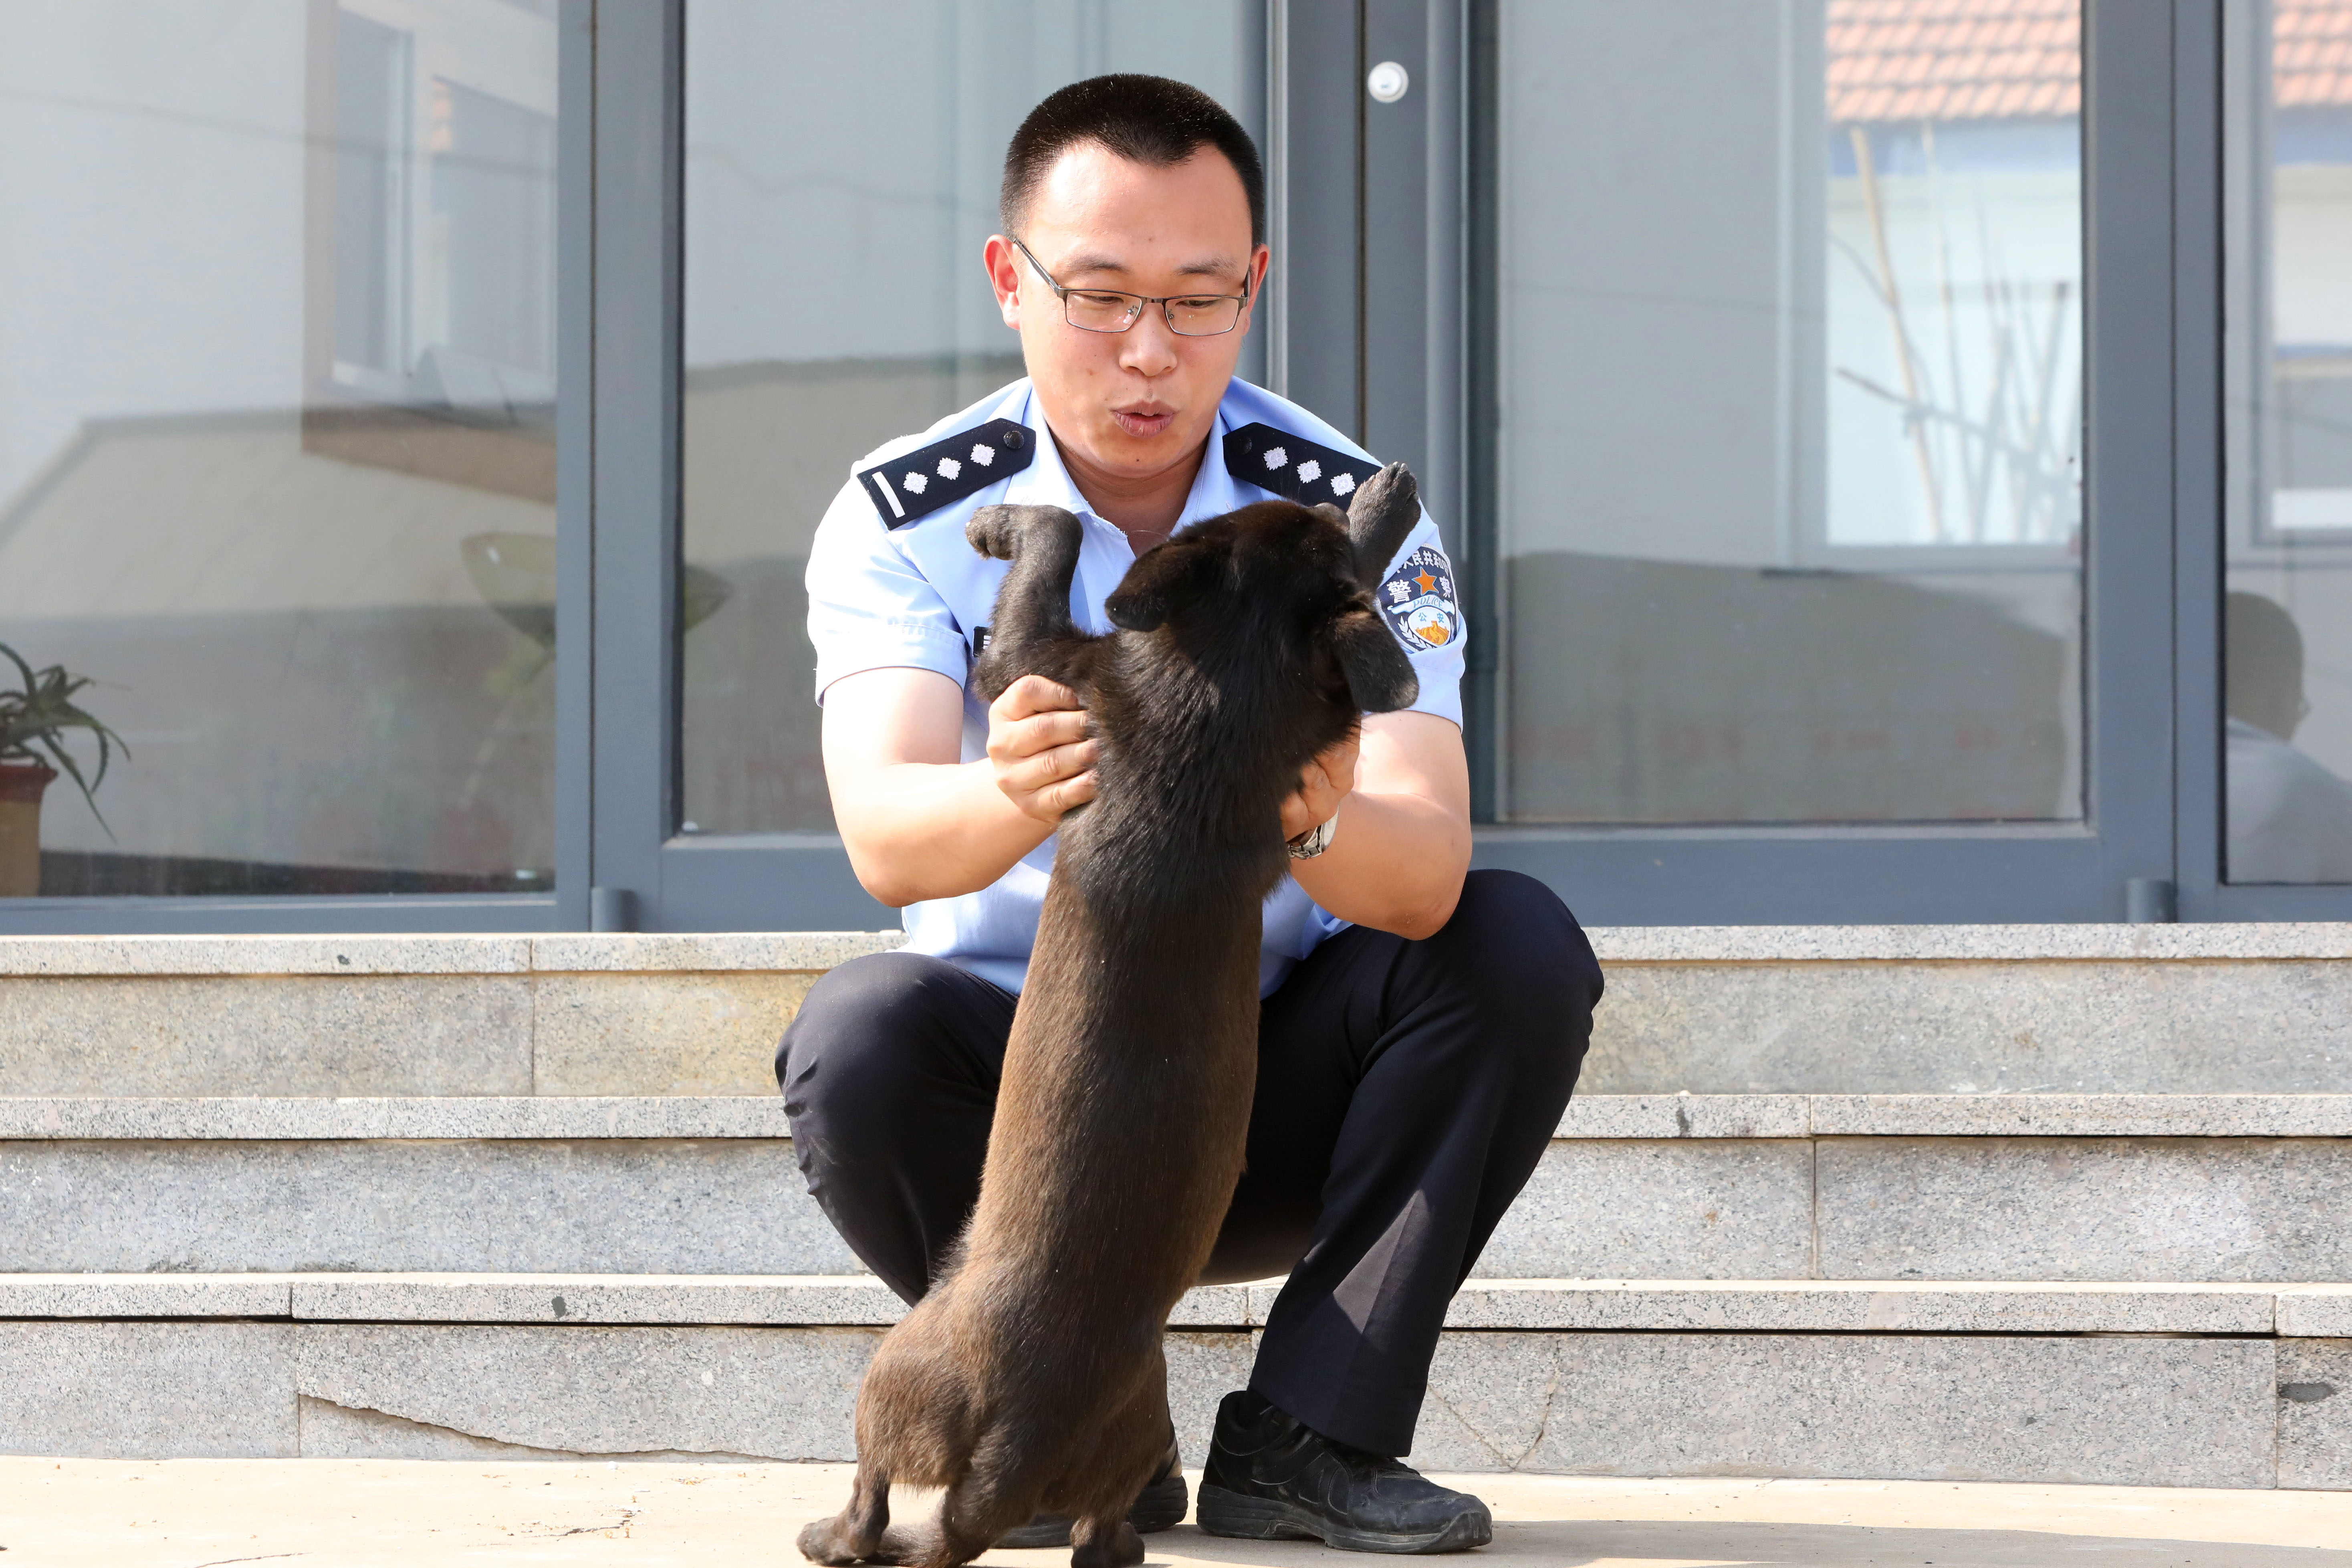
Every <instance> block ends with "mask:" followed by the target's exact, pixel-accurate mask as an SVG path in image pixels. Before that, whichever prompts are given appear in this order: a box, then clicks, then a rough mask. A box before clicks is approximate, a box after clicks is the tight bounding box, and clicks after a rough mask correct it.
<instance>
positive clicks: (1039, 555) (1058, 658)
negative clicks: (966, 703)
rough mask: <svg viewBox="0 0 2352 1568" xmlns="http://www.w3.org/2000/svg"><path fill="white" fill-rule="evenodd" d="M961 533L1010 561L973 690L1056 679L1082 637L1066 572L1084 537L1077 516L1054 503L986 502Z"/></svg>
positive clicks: (998, 692)
mask: <svg viewBox="0 0 2352 1568" xmlns="http://www.w3.org/2000/svg"><path fill="white" fill-rule="evenodd" d="M963 533H964V538H965V539H967V540H969V541H970V542H971V547H972V548H973V549H974V550H977V551H979V552H981V553H982V555H987V556H992V557H994V558H995V559H996V560H999V561H1010V562H1012V563H1013V570H1012V571H1010V572H1008V573H1006V574H1005V576H1004V582H1003V584H1002V585H1001V586H999V587H998V588H997V590H996V610H995V617H996V618H995V623H994V624H993V625H992V626H990V627H989V628H988V646H987V647H986V649H985V650H983V651H982V654H981V656H980V661H979V663H977V664H976V665H974V666H973V668H972V689H973V690H975V691H977V692H979V693H980V694H981V696H982V697H983V698H985V699H987V700H989V701H991V702H993V701H995V700H997V698H999V697H1001V696H1003V693H1004V689H1005V688H1006V687H1008V686H1010V685H1012V684H1013V682H1014V681H1016V680H1018V679H1021V678H1022V677H1023V676H1024V675H1043V676H1045V677H1047V678H1048V679H1055V680H1058V679H1062V665H1063V663H1064V660H1065V658H1066V653H1067V650H1068V649H1070V648H1072V647H1076V645H1078V644H1080V643H1082V642H1084V641H1086V640H1087V638H1086V636H1085V634H1084V633H1082V632H1080V631H1079V630H1078V628H1077V624H1076V622H1075V621H1073V620H1071V619H1070V579H1071V578H1072V577H1073V576H1075V575H1076V573H1077V569H1078V547H1079V545H1080V544H1081V543H1082V542H1084V541H1085V537H1086V535H1085V531H1084V530H1083V528H1082V527H1081V526H1080V524H1079V522H1078V520H1077V519H1076V517H1074V516H1072V515H1071V514H1070V513H1068V512H1066V511H1064V510H1062V509H1061V508H1060V507H1057V506H984V507H982V508H981V509H980V510H978V511H976V512H974V513H972V514H971V521H970V522H968V523H966V524H964V531H963Z"/></svg>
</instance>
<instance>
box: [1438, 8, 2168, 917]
mask: <svg viewBox="0 0 2352 1568" xmlns="http://www.w3.org/2000/svg"><path fill="white" fill-rule="evenodd" d="M1478 16H1479V18H1480V24H1481V26H1480V35H1481V36H1480V37H1479V40H1478V43H1479V48H1478V51H1477V54H1476V56H1475V67H1476V68H1479V69H1481V70H1482V71H1483V72H1484V73H1485V88H1486V93H1488V94H1490V95H1491V102H1492V104H1493V109H1492V111H1491V118H1490V120H1489V121H1488V123H1487V125H1486V137H1487V141H1486V145H1485V147H1483V148H1482V149H1480V150H1479V152H1480V153H1482V154H1483V155H1484V156H1485V157H1486V158H1487V159H1488V160H1490V161H1491V162H1490V164H1489V172H1488V175H1487V180H1488V183H1487V184H1486V191H1485V201H1484V204H1483V208H1484V210H1483V211H1482V212H1481V214H1480V215H1479V220H1480V224H1481V226H1482V228H1481V232H1482V237H1483V241H1484V245H1485V247H1486V248H1485V250H1484V252H1483V255H1482V258H1481V260H1482V264H1483V276H1480V277H1478V278H1476V279H1475V280H1474V283H1473V288H1474V289H1482V288H1483V289H1489V290H1491V299H1492V304H1491V308H1490V311H1491V313H1490V314H1489V315H1488V316H1487V318H1486V338H1485V341H1484V342H1478V343H1476V344H1475V345H1474V352H1475V353H1477V354H1479V355H1480V356H1482V357H1481V363H1480V366H1479V369H1480V374H1481V376H1482V378H1483V392H1484V396H1483V397H1482V398H1481V399H1480V402H1481V403H1482V404H1483V405H1484V407H1485V409H1486V420H1485V421H1484V422H1483V424H1482V426H1481V427H1479V428H1477V429H1475V430H1474V433H1473V440H1474V452H1475V456H1474V458H1473V459H1472V466H1473V467H1474V468H1481V469H1483V470H1484V474H1485V482H1484V488H1483V499H1484V506H1483V508H1482V511H1483V515H1482V516H1481V517H1479V518H1478V519H1477V520H1476V521H1477V523H1478V526H1479V529H1480V544H1481V546H1482V548H1481V549H1480V551H1479V552H1478V560H1477V565H1478V567H1479V576H1480V585H1481V589H1482V595H1483V598H1484V605H1483V606H1482V608H1483V611H1484V613H1483V614H1482V615H1480V616H1478V618H1477V620H1476V621H1475V623H1474V631H1473V636H1474V637H1477V636H1478V635H1480V634H1481V633H1483V634H1485V636H1486V637H1487V638H1488V641H1489V651H1488V654H1487V657H1486V658H1485V659H1484V660H1481V661H1480V663H1481V665H1482V667H1483V668H1484V669H1485V671H1486V673H1484V674H1482V675H1481V676H1480V677H1479V678H1478V679H1480V680H1481V681H1482V683H1483V687H1484V689H1483V690H1482V691H1481V693H1480V701H1479V702H1478V704H1477V705H1476V709H1475V710H1476V711H1477V712H1478V713H1479V714H1480V715H1481V716H1482V717H1483V718H1484V720H1485V723H1484V724H1483V726H1482V727H1481V729H1480V732H1478V733H1476V734H1475V735H1474V736H1473V745H1474V748H1475V754H1476V756H1477V759H1478V763H1479V764H1480V772H1481V785H1482V787H1481V805H1482V808H1483V809H1482V814H1483V815H1484V816H1485V817H1486V820H1487V821H1489V822H1491V824H1493V826H1491V827H1489V828H1487V829H1486V830H1485V831H1484V832H1483V833H1482V842H1481V855H1482V858H1483V859H1485V860H1486V861H1489V862H1491V863H1496V864H1513V865H1520V866H1523V867H1525V868H1529V869H1538V870H1539V871H1540V873H1541V874H1543V875H1544V876H1545V877H1546V878H1547V879H1549V880H1550V881H1552V882H1553V883H1554V885H1555V886H1557V887H1559V889H1561V891H1562V892H1563V894H1564V895H1565V896H1567V897H1568V898H1569V899H1570V902H1571V904H1572V905H1573V906H1574V907H1575V908H1576V909H1577V910H1578V911H1579V913H1580V914H1581V915H1583V916H1584V917H1585V918H1587V919H1590V920H1593V921H1600V922H1603V923H1610V922H1617V921H1671V922H1681V921H1774V922H1783V921H1786V922H1798V921H1829V922H1845V921H1916V920H1939V921H1951V920H2084V919H2119V918H2122V917H2123V915H2124V913H2125V907H2126V884H2127V883H2128V882H2129V881H2131V880H2132V879H2158V880H2161V879H2168V876H2169V869H2168V868H2169V860H2170V854H2169V845H2168V837H2169V814H2170V797H2169V791H2168V788H2167V786H2166V783H2165V781H2166V779H2167V778H2168V772H2169V762H2168V756H2167V750H2168V748H2167V745H2166V737H2165V732H2164V724H2163V722H2162V721H2161V715H2162V709H2163V700H2164V696H2165V690H2166V686H2165V682H2164V680H2163V679H2162V677H2161V674H2160V673H2159V672H2160V671H2161V669H2162V668H2163V664H2164V662H2165V660H2166V658H2167V652H2168V649H2167V644H2168V635H2169V632H2168V624H2167V622H2168V606H2169V603H2170V597H2169V583H2168V575H2167V574H2168V559H2167V552H2168V527H2167V524H2168V519H2169V511H2170V507H2169V501H2170V497H2169V495H2168V487H2167V486H2166V485H2165V484H2164V483H2163V482H2161V476H2162V475H2164V474H2165V473H2166V472H2167V471H2168V468H2169V463H2168V440H2169V407H2168V403H2167V402H2166V401H2165V398H2164V396H2163V394H2164V392H2165V390H2166V385H2165V384H2164V383H2163V381H2162V380H2161V377H2162V375H2163V374H2164V372H2165V370H2166V369H2167V367H2166V366H2165V365H2164V364H2163V362H2162V360H2161V358H2160V357H2152V356H2151V355H2150V350H2151V349H2156V348H2158V347H2159V342H2158V341H2159V340H2160V339H2161V337H2162V333H2161V332H2160V331H2151V330H2150V327H2149V325H2148V323H2149V322H2150V321H2162V320H2165V319H2168V314H2169V309H2170V297H2169V282H2170V280H2169V278H2168V275H2166V274H2165V273H2164V272H2163V270H2162V269H2161V268H2158V267H2150V266H2147V265H2145V264H2144V263H2143V261H2142V260H2132V259H2127V253H2128V252H2129V251H2132V250H2137V249H2138V247H2142V246H2146V247H2151V249H2150V252H2149V253H2152V254H2157V255H2160V254H2162V253H2163V251H2164V250H2165V249H2166V248H2168V247H2169V244H2170V237H2169V232H2168V228H2167V227H2166V226H2165V223H2164V217H2165V215H2166V205H2165V204H2164V203H2163V202H2162V201H2160V200H2159V201H2149V200H2148V199H2147V197H2148V196H2149V195H2158V196H2161V195H2163V194H2164V193H2166V191H2167V190H2168V183H2169V179H2170V164H2169V161H2168V157H2167V156H2165V155H2164V146H2163V143H2162V142H2161V140H2160V139H2158V137H2156V136H2151V135H2148V134H2147V132H2150V131H2154V130H2156V129H2157V128H2158V126H2159V125H2160V123H2161V121H2162V118H2163V117H2162V115H2161V113H2160V112H2158V113H2156V114H2148V113H2147V112H2146V111H2145V110H2143V109H2141V108H2139V107H2138V106H2136V105H2135V104H2134V103H2133V102H2132V101H2131V100H2130V99H2129V97H2128V96H2127V95H2126V93H2124V92H2122V91H2116V92H2109V93H2103V92H2101V91H2100V90H2098V89H2099V86H2100V83H2101V81H2102V80H2114V81H2116V82H2118V83H2120V82H2122V81H2125V80H2127V79H2130V76H2131V73H2132V72H2134V71H2135V70H2136V69H2138V68H2143V67H2144V66H2145V65H2146V64H2147V63H2148V62H2151V61H2156V60H2160V59H2161V58H2162V56H2163V54H2164V52H2165V51H2166V50H2167V49H2168V47H2169V46H2170V39H2169V32H2168V25H2167V24H2166V23H2165V19H2164V17H2163V15H2162V13H2161V12H2160V11H2158V10H2157V9H2156V8H2152V7H2138V8H2137V9H2136V10H2135V8H2132V7H2118V6H2115V5H2106V6H2103V7H2100V8H2099V9H2098V10H2097V12H2096V15H2095V26H2094V27H2093V28H2092V37H2093V40H2094V44H2095V47H2093V48H2092V49H2091V50H2090V51H2089V54H2088V58H2089V60H2090V62H2091V64H2090V71H2091V76H2090V79H2089V81H2088V82H2087V84H2086V79H2085V64H2084V62H2085V58H2086V56H2085V51H2084V33H2085V21H2086V18H2085V16H2084V9H2083V6H2082V5H2081V4H2080V0H1966V3H1961V4H1953V3H1951V0H1916V3H1909V0H1741V3H1738V4H1734V5H1724V4H1720V3H1719V0H1654V3H1652V4H1646V5H1639V6H1626V5H1613V4H1609V3H1607V0H1496V4H1493V5H1488V6H1485V7H1482V8H1481V10H1480V12H1479V13H1478ZM1996 46H1997V47H1996ZM2086 85H2087V86H2088V88H2089V89H2090V90H2089V91H2087V92H2086ZM2157 107H2158V110H2161V107H2162V106H2161V105H2158V106H2157ZM2136 119H2145V120H2147V121H2149V123H2148V124H2147V126H2136V125H2135V124H2134V123H2133V122H2134V121H2135V120H2136ZM1474 155H1475V154H1474ZM2089 170H2095V171H2097V177H2096V179H2095V181H2094V180H2093V179H2091V178H2088V177H2086V171H2089ZM2093 255H2100V256H2104V257H2106V258H2110V260H2109V264H2108V266H2107V267H2106V268H2105V270H2100V271H2096V272H2095V271H2094V269H2093V268H2092V267H2091V266H2090V265H2089V264H2088V258H2090V257H2091V256H2093ZM2142 363H2146V364H2147V367H2148V368H2149V369H2150V370H2153V371H2155V372H2156V373H2157V374H2158V376H2159V380H2158V383H2157V384H2153V385H2150V384H2146V383H2136V382H2135V381H2134V379H2133V377H2134V376H2135V375H2136V374H2137V372H2136V371H2135V369H2134V368H2133V367H2135V366H2137V365H2140V364H2142ZM2092 388H2096V394H2095V395H2092V393H2091V389H2092ZM2151 394H2154V395H2151ZM2150 479H2158V482H2156V483H2153V484H2151V483H2149V482H2148V481H2149V480H2150ZM2143 710H2145V712H2147V714H2150V715H2154V716H2155V717H2156V718H2157V721H2156V722H2147V721H2145V719H2143V718H2141V717H2139V715H2140V714H2141V713H2142V712H2143Z"/></svg>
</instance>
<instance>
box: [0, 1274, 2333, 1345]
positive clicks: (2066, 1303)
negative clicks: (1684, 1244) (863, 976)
mask: <svg viewBox="0 0 2352 1568" xmlns="http://www.w3.org/2000/svg"><path fill="white" fill-rule="evenodd" d="M1280 1288H1281V1281H1280V1280H1271V1281H1264V1282H1260V1283H1256V1284H1250V1285H1213V1286H1203V1287H1201V1288H1199V1289H1193V1290H1192V1291H1189V1292H1187V1293H1186V1295H1185V1298H1184V1300H1183V1301H1182V1302H1181V1303H1180V1304H1179V1306H1178V1308H1177V1310H1176V1312H1175V1313H1174V1314H1173V1316H1172V1317H1171V1320H1170V1322H1171V1326H1173V1327H1177V1328H1187V1329H1228V1330H1237V1331H1238V1330H1248V1329H1255V1328H1259V1327H1263V1326H1264V1325H1265V1321H1266V1315H1267V1313H1268V1312H1269V1311H1270V1310H1272V1308H1273V1305H1274V1300H1275V1297H1276V1293H1277V1292H1278V1290H1279V1289H1280ZM904 1310H905V1309H904V1308H903V1307H902V1306H901V1305H900V1303H899V1301H898V1298H897V1297H896V1296H894V1295H892V1294H891V1293H890V1292H889V1290H888V1289H886V1288H885V1287H884V1286H883V1285H882V1283H881V1281H880V1280H878V1279H874V1278H872V1277H871V1276H866V1275H635V1276H632V1275H602V1274H167V1275H154V1274H0V1320H9V1319H16V1320H23V1319H59V1318H64V1319H154V1318H163V1319H171V1318H188V1319H201V1318H247V1319H291V1320H293V1321H300V1322H351V1321H364V1322H420V1323H531V1324H547V1323H562V1324H583V1325H593V1324H667V1325H681V1324H683V1325H693V1326H707V1325H771V1326H779V1327H804V1328H820V1327H878V1326H882V1325H887V1324H889V1323H894V1322H896V1321H898V1319H899V1317H900V1316H901V1315H902V1314H903V1312H904ZM1446 1326H1447V1327H1448V1328H1449V1329H1459V1330H1518V1331H1528V1330H1549V1331H1648V1332H1688V1331H1717V1332H1740V1333H1903V1334H1937V1333H1943V1334H1983V1333H2005V1334H2192V1335H2261V1336H2276V1337H2279V1338H2287V1339H2344V1338H2352V1284H2330V1285H2229V1284H2138V1283H2119V1284H2097V1283H2064V1284H2057V1283H2050V1284H2042V1283H2021V1282H2006V1281H1973V1280H1739V1279H1725V1280H1690V1279H1680V1280H1677V1279H1635V1280H1625V1279H1472V1280H1471V1281H1470V1282H1469V1283H1468V1284H1467V1285H1465V1287H1464V1288H1463V1289H1462V1291H1461V1293H1460V1294H1459V1295H1457V1296H1456V1297H1455V1298H1454V1303H1453V1305H1452V1307H1451V1309H1450V1310H1448V1311H1447V1313H1446Z"/></svg>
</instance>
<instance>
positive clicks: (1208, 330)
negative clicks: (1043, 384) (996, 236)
mask: <svg viewBox="0 0 2352 1568" xmlns="http://www.w3.org/2000/svg"><path fill="white" fill-rule="evenodd" d="M1013 248H1014V249H1015V250H1018V251H1019V252H1020V253H1021V254H1022V255H1024V256H1025V257H1028V258H1029V265H1030V266H1032V267H1034V268H1036V269H1037V276H1038V277H1040V278H1043V279H1045V287H1046V288H1048V289H1052V290H1053V291H1054V292H1055V294H1056V295H1058V296H1059V297H1060V298H1061V301H1062V319H1063V320H1064V321H1067V322H1069V323H1070V325H1072V326H1074V327H1076V328H1077V329H1078V331H1082V332H1123V331H1127V329H1128V328H1129V327H1131V326H1133V325H1135V323H1136V322H1137V321H1140V320H1142V319H1143V307H1145V306H1146V305H1157V306H1159V307H1160V314H1161V315H1163V316H1165V317H1167V318H1168V330H1169V331H1171V332H1173V333H1175V334H1176V335H1177V336H1178V337H1180V338H1213V337H1215V336H1217V335H1218V334H1219V333H1221V332H1230V331H1233V330H1234V328H1235V327H1237V326H1239V325H1240V324H1241V320H1242V307H1243V306H1244V305H1246V304H1248V303H1249V285H1248V283H1247V282H1244V283H1243V285H1242V291H1241V292H1240V293H1238V294H1171V295H1167V296H1164V297H1162V298H1159V299H1155V298H1153V297H1152V296H1151V295H1149V294H1122V293H1120V292H1118V290H1117V289H1065V288H1063V287H1062V286H1061V285H1060V284H1059V283H1056V282H1055V281H1054V275H1053V274H1052V273H1050V272H1048V271H1046V270H1045V263H1044V262H1042V261H1040V260H1038V259H1037V258H1036V255H1035V253H1034V252H1033V251H1032V250H1030V248H1029V247H1027V246H1025V245H1024V244H1022V243H1021V242H1020V241H1019V240H1017V239H1016V240H1014V241H1013Z"/></svg>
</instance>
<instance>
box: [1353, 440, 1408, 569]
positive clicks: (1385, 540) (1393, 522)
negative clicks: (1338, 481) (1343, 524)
mask: <svg viewBox="0 0 2352 1568" xmlns="http://www.w3.org/2000/svg"><path fill="white" fill-rule="evenodd" d="M1419 521H1421V487H1420V486H1419V485H1417V484H1415V483H1413V479H1412V471H1411V470H1410V469H1408V468H1406V467H1405V466H1404V465H1403V464H1402V463H1391V464H1390V465H1389V466H1388V467H1387V468H1382V469H1381V471H1380V472H1379V473H1377V474H1374V475H1373V476H1372V477H1371V478H1370V479H1366V480H1365V481H1364V482H1363V483H1362V484H1360V485H1358V486H1357V487H1356V493H1355V494H1354V495H1352V496H1349V498H1348V542H1349V543H1350V544H1351V545H1353V546H1354V547H1355V550H1354V554H1355V558H1356V581H1357V582H1359V583H1360V584H1363V585H1364V587H1365V589H1366V590H1367V591H1368V592H1377V591H1378V590H1379V588H1380V585H1381V573H1383V572H1385V571H1387V570H1388V569H1389V563H1390V562H1391V561H1393V560H1395V559H1396V552H1397V551H1398V550H1399V549H1400V548H1402V546H1403V544H1404V536H1405V535H1406V534H1408V533H1411V532H1412V525H1413V524H1414V523H1417V522H1419Z"/></svg>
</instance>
